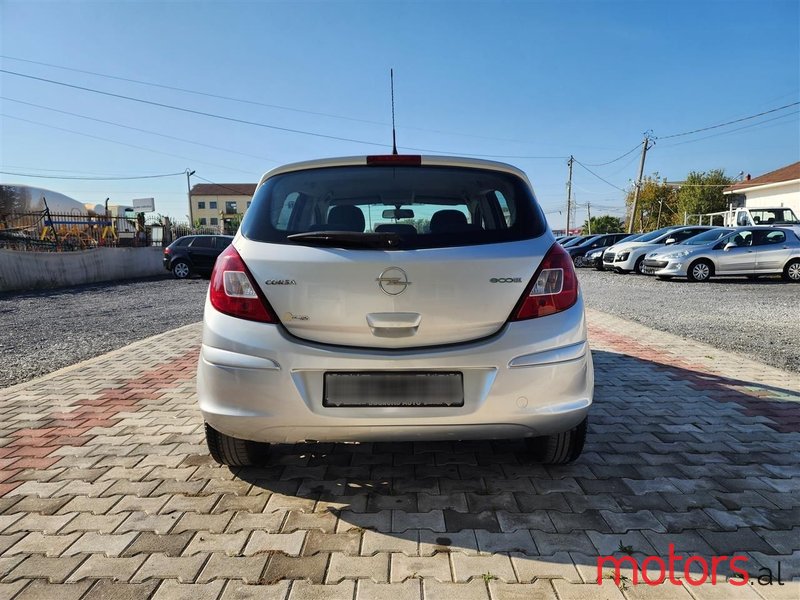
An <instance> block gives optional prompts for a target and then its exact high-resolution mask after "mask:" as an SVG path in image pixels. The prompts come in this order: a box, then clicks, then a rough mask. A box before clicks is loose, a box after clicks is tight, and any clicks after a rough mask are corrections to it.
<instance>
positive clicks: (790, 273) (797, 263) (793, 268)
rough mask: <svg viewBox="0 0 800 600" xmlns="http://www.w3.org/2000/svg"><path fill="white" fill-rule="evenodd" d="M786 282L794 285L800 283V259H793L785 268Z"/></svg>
mask: <svg viewBox="0 0 800 600" xmlns="http://www.w3.org/2000/svg"><path fill="white" fill-rule="evenodd" d="M783 279H784V281H791V282H792V283H800V259H797V258H795V259H792V260H790V261H789V262H788V263H786V266H785V267H783Z"/></svg>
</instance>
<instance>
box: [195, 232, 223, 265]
mask: <svg viewBox="0 0 800 600" xmlns="http://www.w3.org/2000/svg"><path fill="white" fill-rule="evenodd" d="M188 252H189V258H190V259H191V261H192V266H193V267H194V268H195V269H196V270H198V271H210V270H211V268H212V267H213V266H214V261H215V260H216V258H217V251H216V250H215V249H214V236H213V235H198V236H197V237H196V238H194V240H192V243H191V244H189V248H188Z"/></svg>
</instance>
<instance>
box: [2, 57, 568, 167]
mask: <svg viewBox="0 0 800 600" xmlns="http://www.w3.org/2000/svg"><path fill="white" fill-rule="evenodd" d="M0 73H6V74H8V75H14V76H16V77H22V78H25V79H32V80H34V81H41V82H44V83H50V84H53V85H59V86H62V87H67V88H71V89H76V90H81V91H84V92H91V93H94V94H100V95H103V96H109V97H111V98H119V99H122V100H128V101H131V102H138V103H140V104H147V105H150V106H157V107H159V108H166V109H169V110H175V111H179V112H184V113H189V114H193V115H199V116H203V117H209V118H212V119H220V120H223V121H230V122H232V123H240V124H242V125H252V126H254V127H262V128H265V129H272V130H274V131H283V132H285V133H296V134H300V135H308V136H312V137H318V138H324V139H329V140H336V141H340V142H351V143H355V144H365V145H368V146H379V147H383V148H385V147H386V146H387V144H385V143H380V142H371V141H368V140H360V139H356V138H348V137H342V136H338V135H328V134H325V133H318V132H314V131H305V130H303V129H293V128H291V127H281V126H278V125H271V124H269V123H259V122H257V121H249V120H247V119H239V118H236V117H229V116H227V115H219V114H216V113H210V112H205V111H202V110H194V109H192V108H184V107H181V106H174V105H172V104H165V103H163V102H154V101H152V100H145V99H143V98H136V97H133V96H127V95H125V94H115V93H113V92H106V91H103V90H97V89H94V88H90V87H85V86H81V85H75V84H72V83H66V82H63V81H56V80H54V79H47V78H46V77H36V76H34V75H26V74H25V73H17V72H15V71H9V70H8V69H0ZM403 148H404V149H406V150H414V151H416V152H430V153H433V154H459V155H461V156H474V157H478V158H517V159H529V160H530V159H563V158H566V156H528V155H511V154H473V153H465V152H456V153H453V152H449V151H444V150H432V149H430V148H415V147H413V146H403Z"/></svg>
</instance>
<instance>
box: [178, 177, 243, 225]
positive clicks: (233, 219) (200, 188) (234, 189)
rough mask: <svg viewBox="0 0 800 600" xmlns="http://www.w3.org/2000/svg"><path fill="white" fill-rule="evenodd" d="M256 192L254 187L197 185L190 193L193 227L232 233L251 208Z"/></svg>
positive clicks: (216, 184)
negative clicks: (217, 229) (230, 230)
mask: <svg viewBox="0 0 800 600" xmlns="http://www.w3.org/2000/svg"><path fill="white" fill-rule="evenodd" d="M255 191H256V184H255V183H197V184H195V185H193V186H192V189H191V192H190V193H189V197H190V203H191V214H190V217H191V218H192V221H193V223H194V224H195V225H200V226H201V227H219V230H220V231H226V230H229V229H233V230H234V231H235V229H236V227H238V223H239V221H240V220H241V217H242V215H243V214H244V213H245V212H246V211H247V209H248V208H249V207H250V201H251V199H252V198H253V194H254V193H255ZM226 224H228V227H226ZM234 224H235V225H236V227H233V225H234Z"/></svg>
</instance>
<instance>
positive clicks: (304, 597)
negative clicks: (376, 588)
mask: <svg viewBox="0 0 800 600" xmlns="http://www.w3.org/2000/svg"><path fill="white" fill-rule="evenodd" d="M355 587H356V582H355V581H341V582H339V583H338V584H336V585H318V584H313V583H310V582H308V581H293V582H292V590H291V592H290V593H289V600H353V596H354V594H355ZM284 598H285V595H284V596H280V599H281V600H283V599H284Z"/></svg>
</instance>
